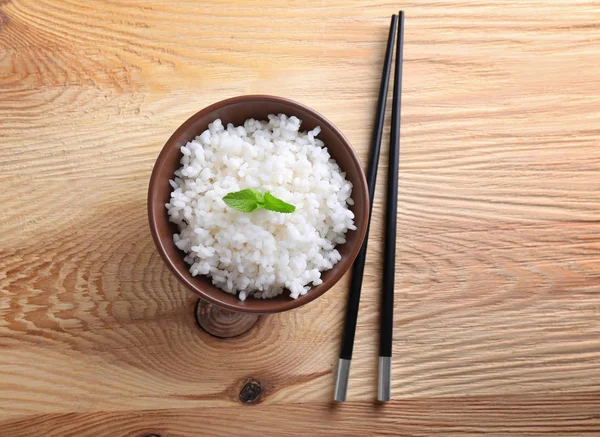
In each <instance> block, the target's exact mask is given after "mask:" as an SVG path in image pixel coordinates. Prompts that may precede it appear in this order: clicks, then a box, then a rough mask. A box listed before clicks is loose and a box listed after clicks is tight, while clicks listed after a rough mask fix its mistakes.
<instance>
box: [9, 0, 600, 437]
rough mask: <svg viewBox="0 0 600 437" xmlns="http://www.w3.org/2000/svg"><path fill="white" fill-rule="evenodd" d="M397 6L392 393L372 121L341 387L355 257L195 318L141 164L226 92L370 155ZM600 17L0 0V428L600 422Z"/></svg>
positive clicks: (390, 431) (391, 6) (289, 431)
mask: <svg viewBox="0 0 600 437" xmlns="http://www.w3.org/2000/svg"><path fill="white" fill-rule="evenodd" d="M399 7H402V8H403V9H404V10H405V11H406V36H405V37H406V45H405V66H404V96H403V113H402V147H401V166H400V175H401V178H400V179H401V180H400V199H399V201H400V204H399V211H400V212H399V224H398V249H399V254H398V261H397V292H396V301H395V303H396V314H395V332H394V358H393V366H394V369H393V374H394V382H393V397H394V401H393V402H392V403H390V404H387V405H383V406H378V405H376V403H375V402H374V399H375V396H376V366H377V358H376V355H377V354H376V351H377V340H378V333H377V329H378V327H377V326H378V301H379V279H380V276H381V268H380V266H381V256H380V255H381V248H382V244H381V243H382V239H383V237H382V215H383V209H384V205H383V203H382V199H383V194H384V193H383V187H385V174H386V160H385V154H386V153H387V144H386V145H385V148H384V150H383V154H382V162H381V167H380V172H379V175H380V178H379V188H378V190H377V201H376V203H375V206H374V211H375V212H374V218H373V220H374V222H373V226H372V233H371V240H370V249H369V255H368V265H367V270H366V278H365V284H364V288H363V297H362V301H361V308H360V316H359V322H358V332H357V341H356V346H355V359H354V361H353V364H352V372H351V380H350V389H349V401H348V402H347V403H345V404H343V405H337V406H334V405H332V402H331V399H332V394H333V377H334V375H333V372H334V365H335V363H336V360H337V354H338V349H339V341H340V337H341V325H342V320H343V313H344V307H345V302H346V292H347V284H348V279H349V278H348V277H346V278H345V279H344V280H343V281H342V282H341V283H339V284H338V285H337V286H336V287H335V288H334V289H333V290H331V291H330V292H328V293H327V294H326V295H324V296H323V297H322V298H320V299H318V300H317V301H315V302H314V303H312V304H309V305H307V306H306V307H303V308H301V309H299V310H296V311H291V312H288V313H284V314H280V315H274V316H269V317H266V318H263V319H261V320H260V321H259V323H258V325H257V326H256V327H255V328H254V329H253V330H252V331H251V332H249V333H248V334H246V335H244V336H243V337H240V338H235V339H229V340H219V339H215V338H211V337H210V336H208V335H207V334H205V333H204V332H202V331H201V330H200V329H199V328H198V327H197V325H196V323H195V320H194V303H195V300H194V299H193V298H192V297H191V295H190V294H188V293H187V292H186V291H185V290H184V289H183V288H182V287H181V286H180V285H178V283H177V282H176V280H175V279H174V278H173V276H172V275H171V274H170V273H169V272H168V271H167V269H166V268H165V266H164V265H163V263H162V262H161V260H160V259H159V257H158V254H157V252H156V250H155V249H154V246H153V243H152V240H151V237H150V233H149V230H148V225H147V220H146V212H145V207H146V189H147V183H148V178H149V175H150V171H151V169H152V165H153V162H154V159H155V158H156V156H157V154H158V152H159V150H160V148H161V147H162V145H163V144H164V142H165V141H166V139H167V138H168V137H169V135H170V134H171V133H172V132H173V131H174V129H175V128H176V127H177V126H179V124H181V123H182V122H183V121H184V120H185V119H186V118H187V117H189V116H190V115H191V114H193V113H194V112H195V111H197V110H199V109H201V108H203V107H205V106H207V105H208V104H210V103H212V102H215V101H217V100H221V99H223V98H226V97H231V96H235V95H240V94H247V93H268V94H275V95H281V96H285V97H289V98H292V99H295V100H298V101H300V102H302V103H305V104H307V105H309V106H311V107H313V108H315V109H317V110H318V111H320V112H322V113H323V114H325V116H327V117H328V118H329V119H331V120H332V121H333V122H334V123H335V124H336V125H337V126H338V127H339V128H340V129H341V130H342V131H343V132H344V133H345V134H346V135H347V137H348V138H349V139H350V141H351V142H352V144H353V145H354V147H355V148H356V150H357V151H358V153H359V154H360V157H361V158H362V160H363V163H364V164H366V158H367V153H368V145H369V138H370V133H371V125H372V119H373V115H374V107H375V102H376V99H377V89H378V83H379V75H380V70H381V61H382V58H383V52H384V45H385V41H384V40H385V38H386V35H387V29H388V24H389V16H390V15H391V14H392V13H394V12H396V11H397V9H398V8H399ZM599 23H600V3H598V2H594V1H569V2H565V1H547V0H544V1H541V0H540V1H530V2H521V1H514V2H440V1H427V2H420V1H419V2H417V1H410V2H406V3H397V2H391V1H386V0H384V1H379V2H369V1H357V0H343V1H327V2H325V1H313V2H310V1H306V0H302V1H289V2H288V1H286V2H279V3H277V2H266V1H265V2H255V1H248V0H244V1H234V2H230V1H227V2H226V1H215V2H199V1H192V0H189V1H169V2H161V1H158V0H143V1H142V0H103V1H84V0H61V1H58V0H2V1H0V182H1V186H2V190H1V191H0V205H1V206H2V208H1V209H0V226H1V228H0V231H1V232H0V436H2V437H21V436H39V435H43V436H45V437H70V436H77V437H84V436H90V437H91V436H94V437H98V436H111V437H115V436H130V437H138V436H145V435H149V434H155V435H159V436H161V437H183V436H185V437H190V436H211V435H215V436H232V435H248V436H264V435H277V436H292V435H299V434H305V435H309V434H310V435H322V434H326V433H328V434H330V435H340V436H342V435H344V436H345V435H396V436H398V435H401V436H432V435H440V436H475V435H481V434H486V435H491V436H509V435H514V436H541V435H560V436H564V435H571V436H582V435H600V414H599V412H600V220H599V214H600V100H599V99H600V24H599ZM388 108H389V106H388ZM386 138H387V136H386ZM247 383H248V384H254V386H247V387H246V389H243V387H244V386H245V385H246V384H247ZM252 387H254V389H253V388H252ZM257 387H258V388H257ZM244 390H245V391H244ZM259 391H260V393H259ZM240 392H245V393H246V395H248V393H249V394H250V395H251V397H252V400H253V401H254V402H256V403H257V404H253V405H245V404H243V403H242V402H241V401H240ZM242 398H244V399H246V398H245V397H244V396H242Z"/></svg>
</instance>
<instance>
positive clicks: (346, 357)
mask: <svg viewBox="0 0 600 437" xmlns="http://www.w3.org/2000/svg"><path fill="white" fill-rule="evenodd" d="M397 25H398V16H397V15H392V19H391V23H390V33H389V36H388V42H387V47H386V51H385V60H384V63H383V72H382V74H381V84H380V86H379V99H378V100H377V114H376V116H375V130H374V132H373V138H372V140H371V151H370V153H369V167H368V169H367V183H368V185H369V201H370V206H369V218H368V220H369V223H370V222H371V211H372V210H373V198H374V197H375V182H376V180H377V167H378V165H379V152H380V150H381V137H382V136H383V121H384V115H385V105H386V103H387V94H388V84H389V81H390V70H391V68H392V54H393V52H394V38H395V36H396V27H397ZM368 239H369V229H368V228H367V234H366V236H365V240H364V242H363V245H362V247H361V249H360V252H359V253H358V256H357V257H356V260H355V261H354V265H353V266H352V280H351V283H350V292H349V295H348V306H347V307H346V320H345V323H344V334H343V337H342V349H341V352H340V359H339V361H338V368H337V374H336V379H335V393H334V399H335V400H336V401H338V402H342V401H345V400H346V392H347V390H348V376H349V374H350V362H351V360H352V349H353V348H354V334H355V332H356V319H357V317H358V304H359V302H360V290H361V287H362V279H363V273H364V270H365V259H366V256H367V241H368Z"/></svg>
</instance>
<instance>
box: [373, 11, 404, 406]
mask: <svg viewBox="0 0 600 437" xmlns="http://www.w3.org/2000/svg"><path fill="white" fill-rule="evenodd" d="M399 16H400V19H399V21H400V28H399V29H398V41H397V43H396V44H397V45H396V64H395V66H394V98H393V100H392V129H391V132H390V152H389V160H388V186H387V199H386V200H387V201H386V204H387V208H386V211H385V249H384V258H383V284H382V290H381V292H382V293H381V326H380V331H379V378H378V387H377V399H378V400H379V401H381V402H387V401H389V400H390V397H391V385H392V332H393V328H394V278H395V271H396V221H397V214H398V164H399V159H400V109H401V107H402V101H401V98H402V55H403V53H402V52H403V49H404V12H403V11H400V14H399Z"/></svg>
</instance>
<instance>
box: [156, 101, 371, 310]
mask: <svg viewBox="0 0 600 437" xmlns="http://www.w3.org/2000/svg"><path fill="white" fill-rule="evenodd" d="M240 102H272V103H280V104H284V105H288V106H290V107H292V108H298V109H300V110H302V111H305V112H308V113H310V114H312V115H313V116H314V117H315V118H316V119H318V120H319V125H320V126H322V125H327V127H328V128H329V129H330V130H331V131H332V133H333V134H334V135H335V136H337V137H338V138H339V139H340V142H341V143H342V144H343V145H344V146H345V149H346V151H347V153H348V154H349V156H350V159H351V160H352V161H353V163H354V165H355V166H356V167H357V168H358V169H359V171H358V179H359V180H360V184H361V185H362V187H363V189H362V190H361V191H362V197H363V205H365V206H366V208H364V211H365V219H364V220H362V223H361V224H360V226H359V227H357V229H356V230H355V231H353V232H357V233H358V240H357V241H359V242H360V244H356V245H355V246H354V247H353V248H352V250H351V251H350V252H349V253H348V254H347V255H346V256H345V257H344V258H345V259H346V263H347V264H348V267H347V268H345V269H337V270H336V271H334V272H332V276H330V277H329V278H328V282H329V283H330V285H329V287H326V288H322V289H321V290H318V291H317V292H312V291H311V292H309V293H307V294H305V295H303V296H299V297H298V298H297V299H289V300H284V301H279V302H277V308H276V309H273V310H269V311H261V309H260V308H249V307H242V306H237V305H235V304H231V303H229V302H226V301H222V300H219V299H218V298H216V297H214V296H212V295H210V294H209V293H206V292H204V291H203V290H201V289H200V288H199V287H197V286H196V285H195V284H194V283H192V282H191V281H190V280H189V278H187V277H185V276H183V275H182V274H181V272H180V271H179V270H178V268H177V267H176V266H175V264H174V263H173V261H172V260H171V258H170V257H169V255H168V254H167V251H166V249H165V247H164V244H163V240H162V239H161V238H160V236H159V234H158V229H157V216H156V214H155V210H156V208H155V206H156V205H155V204H156V203H157V201H155V199H154V198H153V193H154V191H155V187H156V186H157V184H158V183H159V178H158V173H159V168H161V164H162V163H164V162H165V157H166V155H167V154H168V152H169V150H170V149H171V148H172V147H173V143H175V142H177V141H178V140H179V139H181V137H182V136H184V135H186V131H187V130H188V126H189V125H190V124H193V123H195V121H196V119H198V118H201V117H203V116H205V115H206V114H208V113H210V112H213V111H215V110H217V109H221V108H223V107H226V106H228V105H230V104H235V103H240ZM188 135H189V134H188ZM198 135H199V133H198ZM190 140H191V139H188V140H187V141H190ZM368 193H369V188H368V185H367V180H366V177H365V173H364V170H363V167H362V165H361V163H360V160H359V159H358V156H357V155H356V152H355V151H354V148H353V147H352V145H351V144H350V141H348V139H347V138H346V137H345V136H344V134H343V133H342V132H341V131H340V130H339V129H338V128H337V127H336V126H335V125H334V124H333V123H332V122H331V121H329V120H328V119H327V118H326V117H325V116H323V115H322V114H321V113H319V112H318V111H316V110H314V109H312V108H310V107H308V106H306V105H304V104H302V103H299V102H296V101H294V100H291V99H288V98H285V97H278V96H272V95H267V94H246V95H241V96H236V97H230V98H227V99H224V100H220V101H218V102H215V103H213V104H211V105H209V106H207V107H205V108H204V109H201V110H200V111H198V112H196V113H195V114H193V115H192V116H191V117H189V118H188V119H187V120H186V121H185V122H184V123H183V124H181V126H179V127H178V128H177V129H176V130H175V132H174V133H173V134H172V135H171V136H170V137H169V139H168V140H167V141H166V142H165V144H164V146H163V147H162V149H161V151H160V153H159V155H158V156H157V158H156V160H155V162H154V166H153V168H152V173H151V175H150V182H149V185H148V197H147V209H148V223H149V225H150V233H151V234H152V239H153V240H154V245H155V246H156V248H157V250H158V253H159V254H160V257H161V258H162V260H163V262H164V263H165V264H166V265H167V267H168V269H169V270H170V271H171V273H173V275H174V276H175V277H176V278H177V279H178V280H179V282H180V283H181V284H182V285H184V286H185V288H186V289H187V290H189V291H191V292H193V293H194V294H196V295H197V296H198V297H200V298H201V299H204V300H206V301H208V302H210V303H212V304H214V305H217V306H219V307H221V308H225V309H228V310H230V311H235V312H243V313H254V314H274V313H279V312H283V311H288V310H291V309H294V308H298V307H300V306H303V305H305V304H308V303H310V302H312V301H314V300H315V299H317V298H318V297H320V296H322V295H323V294H325V292H327V291H329V290H330V289H331V288H332V287H333V286H334V285H335V284H336V283H337V282H339V280H340V279H341V278H342V276H344V274H345V273H346V272H347V271H348V270H350V269H351V267H352V265H353V263H354V260H355V259H356V257H357V255H358V253H359V251H360V249H361V247H362V245H363V243H364V240H365V238H367V230H368V227H369V222H370V217H369V215H370V208H369V205H370V200H369V194H368ZM353 197H354V196H353ZM164 213H165V214H166V210H165V212H164ZM348 260H349V261H348ZM223 293H226V292H225V291H223ZM240 302H241V301H240Z"/></svg>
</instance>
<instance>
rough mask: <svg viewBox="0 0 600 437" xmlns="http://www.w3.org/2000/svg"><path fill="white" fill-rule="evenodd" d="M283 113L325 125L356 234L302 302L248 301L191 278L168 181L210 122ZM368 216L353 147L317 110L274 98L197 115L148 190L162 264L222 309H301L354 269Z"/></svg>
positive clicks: (226, 104) (166, 151)
mask: <svg viewBox="0 0 600 437" xmlns="http://www.w3.org/2000/svg"><path fill="white" fill-rule="evenodd" d="M279 113H283V114H286V115H289V116H292V115H295V116H296V117H298V118H299V119H300V120H302V126H301V130H310V129H313V128H314V127H316V126H320V127H321V133H320V134H319V136H318V138H320V139H321V140H322V141H323V142H324V143H325V146H326V147H327V149H328V151H329V153H330V154H331V156H332V158H334V159H335V160H336V161H337V163H338V164H339V166H340V168H341V169H342V171H344V172H345V173H346V178H347V179H348V180H349V181H351V182H352V185H353V188H352V199H353V200H354V205H353V206H352V207H351V208H352V211H353V212H354V214H355V219H354V222H355V225H356V227H357V229H356V230H355V231H348V233H347V234H346V239H347V241H346V243H344V244H342V245H338V246H337V249H338V251H339V252H340V254H341V255H342V259H341V260H340V261H339V262H338V263H337V264H336V265H335V266H334V267H333V268H332V269H331V270H328V271H326V272H323V274H322V278H321V279H322V280H323V283H322V284H320V285H318V286H314V287H312V289H311V290H310V291H309V292H308V293H307V294H305V295H304V296H300V297H299V298H298V299H292V298H290V297H289V295H288V294H289V293H288V292H287V291H284V292H283V294H281V295H279V296H277V297H275V298H272V299H255V298H252V297H248V298H247V299H246V300H245V301H244V302H242V301H240V300H239V299H238V298H237V296H235V295H232V294H229V293H226V292H224V291H222V290H221V289H219V288H217V287H216V286H214V285H213V284H212V283H211V280H210V278H208V277H206V276H196V277H193V276H192V275H191V274H190V272H189V265H188V264H187V263H185V262H184V260H183V258H184V256H185V255H184V253H183V252H182V251H180V250H179V249H178V248H177V247H176V246H175V244H174V242H173V234H174V233H176V232H178V229H177V226H176V225H175V224H173V223H171V222H169V217H168V214H167V210H166V208H165V203H168V202H169V200H170V196H171V186H170V185H169V179H172V178H173V172H174V171H175V170H177V169H178V168H179V167H180V159H181V156H182V155H181V152H180V147H181V146H184V145H185V144H187V143H188V142H189V141H191V140H192V139H193V138H195V137H196V136H197V135H200V134H201V133H202V132H203V131H204V130H206V129H207V128H208V124H209V123H212V122H213V121H214V120H215V119H217V118H220V119H221V121H222V122H223V125H227V123H233V124H234V125H241V124H243V123H244V121H245V120H247V119H248V118H254V119H256V120H266V119H267V115H268V114H279ZM368 214H369V200H368V189H367V183H366V180H365V175H364V172H363V170H362V168H361V166H360V162H359V160H358V158H357V157H356V155H355V153H354V151H353V149H352V147H351V146H350V143H349V142H348V141H347V140H346V138H345V137H344V136H343V135H342V133H341V132H340V131H339V130H338V129H337V128H336V127H335V126H334V125H333V124H332V123H331V122H329V121H328V120H327V119H326V118H324V117H323V116H322V115H320V114H319V113H317V112H316V111H314V110H312V109H310V108H308V107H306V106H304V105H301V104H299V103H296V102H294V101H291V100H288V99H284V98H281V97H273V96H241V97H234V98H231V99H227V100H223V101H221V102H218V103H215V104H213V105H211V106H209V107H207V108H205V109H203V110H202V111H200V112H198V113H196V114H195V115H193V116H192V117H191V118H190V119H189V120H187V121H186V122H185V123H184V124H183V125H181V127H179V129H177V131H175V133H174V134H173V135H172V136H171V138H169V140H168V141H167V143H166V144H165V146H164V147H163V149H162V151H161V153H160V155H159V156H158V158H157V160H156V163H155V166H154V169H153V171H152V176H151V178H150V186H149V189H148V218H149V222H150V230H151V232H152V237H153V239H154V242H155V244H156V247H157V249H158V251H159V253H160V255H161V256H162V258H163V260H164V261H165V263H166V264H167V266H168V267H169V269H170V270H171V271H172V272H173V273H174V274H175V276H176V277H177V278H178V279H179V280H180V281H181V282H182V283H183V284H184V285H185V286H186V287H187V288H188V289H189V290H190V291H192V292H194V293H196V294H197V295H198V296H199V297H200V298H202V299H205V300H207V301H209V302H211V303H213V304H216V305H220V306H222V307H224V308H227V309H230V310H233V311H240V312H252V313H275V312H280V311H286V310H289V309H292V308H297V307H299V306H301V305H304V304H306V303H308V302H310V301H312V300H314V299H316V298H317V297H319V296H321V295H322V294H323V293H325V292H326V291H327V290H329V289H330V288H331V287H332V286H333V285H334V284H335V283H336V282H337V281H338V280H339V279H340V278H341V277H342V276H343V275H344V273H345V272H346V271H347V270H348V269H349V268H350V266H351V265H352V262H353V261H354V258H355V257H356V255H357V254H358V251H359V250H360V246H361V244H362V242H363V239H364V237H365V233H366V230H367V218H368Z"/></svg>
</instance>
